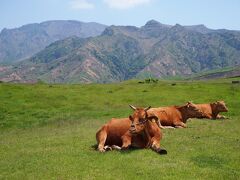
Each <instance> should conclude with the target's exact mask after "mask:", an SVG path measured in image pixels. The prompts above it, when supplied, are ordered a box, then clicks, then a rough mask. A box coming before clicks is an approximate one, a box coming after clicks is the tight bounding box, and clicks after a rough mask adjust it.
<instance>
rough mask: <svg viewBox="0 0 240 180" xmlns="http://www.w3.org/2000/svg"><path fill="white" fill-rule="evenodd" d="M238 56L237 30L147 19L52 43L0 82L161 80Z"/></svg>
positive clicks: (226, 62) (220, 65) (228, 63)
mask: <svg viewBox="0 0 240 180" xmlns="http://www.w3.org/2000/svg"><path fill="white" fill-rule="evenodd" d="M197 27H200V29H196V28H197ZM239 57H240V33H239V32H238V31H228V30H211V29H210V30H209V32H207V31H206V27H205V26H202V25H200V26H199V25H197V26H191V27H189V26H188V27H186V26H182V25H179V24H176V25H174V26H168V25H163V24H161V23H159V22H157V21H154V20H150V21H148V22H147V23H146V24H145V25H144V26H142V27H139V28H138V27H135V26H108V27H106V28H105V30H104V31H103V32H102V33H101V35H99V36H96V37H89V38H78V37H76V36H75V37H74V36H73V37H71V38H67V39H63V40H60V41H57V42H54V43H52V44H51V45H49V46H48V47H46V48H45V49H44V50H43V51H41V52H39V53H37V54H35V55H34V56H32V57H31V58H29V59H27V60H25V61H22V62H19V63H17V64H15V65H14V66H12V67H9V69H7V70H6V68H5V70H2V71H0V80H2V81H16V82H33V81H37V80H38V79H41V80H43V81H46V82H49V83H79V82H80V83H91V82H96V83H107V82H115V81H122V80H127V79H131V78H135V77H149V76H152V77H156V78H160V77H166V76H175V75H190V74H193V73H198V72H201V71H206V70H212V69H216V68H223V67H228V66H235V65H239V64H240V59H239ZM3 69H4V68H3ZM11 77H17V78H15V79H14V78H11Z"/></svg>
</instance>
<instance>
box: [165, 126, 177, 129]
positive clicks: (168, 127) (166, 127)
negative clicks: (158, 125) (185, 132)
mask: <svg viewBox="0 0 240 180" xmlns="http://www.w3.org/2000/svg"><path fill="white" fill-rule="evenodd" d="M163 127H164V129H175V127H173V126H163Z"/></svg>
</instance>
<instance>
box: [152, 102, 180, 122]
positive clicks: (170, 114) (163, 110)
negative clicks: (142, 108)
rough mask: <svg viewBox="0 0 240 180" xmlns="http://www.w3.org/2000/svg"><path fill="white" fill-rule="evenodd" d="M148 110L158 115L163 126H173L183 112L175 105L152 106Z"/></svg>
mask: <svg viewBox="0 0 240 180" xmlns="http://www.w3.org/2000/svg"><path fill="white" fill-rule="evenodd" d="M148 112H149V113H150V114H152V113H153V114H154V115H156V116H157V117H158V118H159V119H160V122H161V125H163V126H172V125H174V121H175V120H176V119H180V118H181V113H180V112H179V111H178V110H177V109H176V108H175V107H174V106H171V107H159V108H151V109H149V110H148Z"/></svg>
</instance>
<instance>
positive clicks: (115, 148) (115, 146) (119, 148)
mask: <svg viewBox="0 0 240 180" xmlns="http://www.w3.org/2000/svg"><path fill="white" fill-rule="evenodd" d="M111 148H112V149H114V150H121V147H119V146H117V145H112V146H111Z"/></svg>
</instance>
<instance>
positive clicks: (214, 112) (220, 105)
mask: <svg viewBox="0 0 240 180" xmlns="http://www.w3.org/2000/svg"><path fill="white" fill-rule="evenodd" d="M196 106H197V107H198V108H199V109H200V110H201V111H202V112H203V113H204V115H203V116H201V117H199V118H208V119H225V118H226V117H225V116H222V115H220V114H219V113H220V112H228V108H227V106H226V104H225V102H224V101H216V102H214V103H209V104H196Z"/></svg>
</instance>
